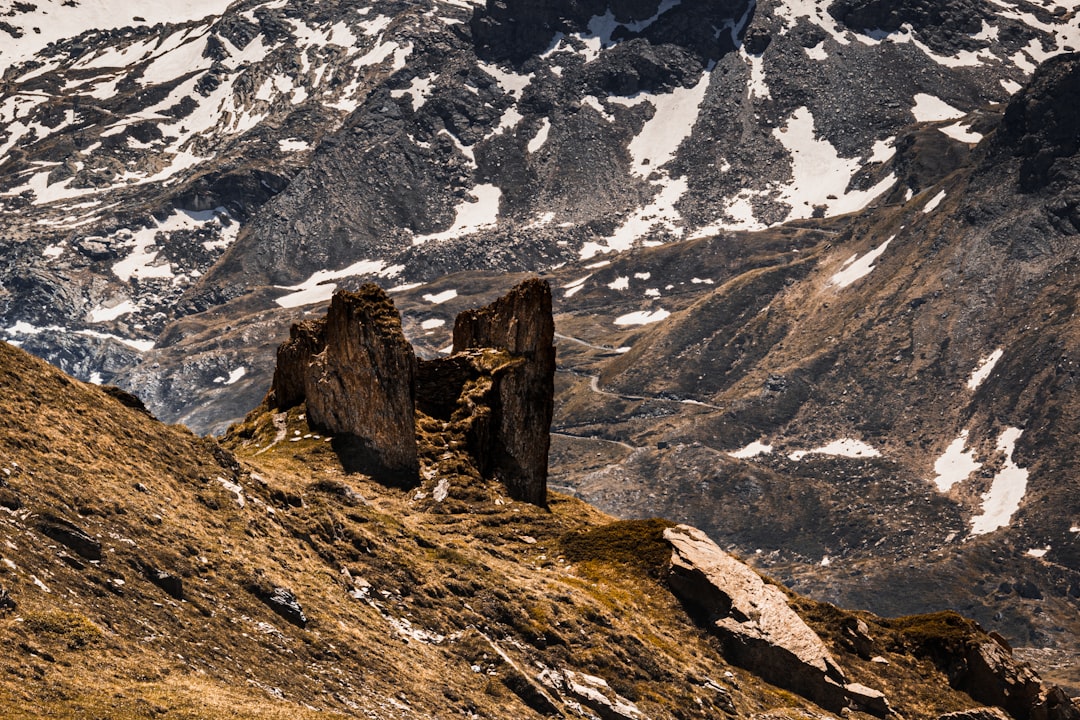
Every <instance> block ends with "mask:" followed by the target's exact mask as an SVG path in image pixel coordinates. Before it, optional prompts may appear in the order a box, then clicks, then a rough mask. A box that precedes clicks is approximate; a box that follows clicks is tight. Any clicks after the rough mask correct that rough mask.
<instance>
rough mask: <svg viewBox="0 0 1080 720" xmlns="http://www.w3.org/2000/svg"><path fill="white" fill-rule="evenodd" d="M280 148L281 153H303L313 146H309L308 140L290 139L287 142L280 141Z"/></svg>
mask: <svg viewBox="0 0 1080 720" xmlns="http://www.w3.org/2000/svg"><path fill="white" fill-rule="evenodd" d="M278 147H279V148H281V152H301V151H303V150H308V149H310V148H311V145H309V144H308V142H307V140H300V139H298V138H288V139H286V140H278Z"/></svg>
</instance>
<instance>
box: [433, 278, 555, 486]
mask: <svg viewBox="0 0 1080 720" xmlns="http://www.w3.org/2000/svg"><path fill="white" fill-rule="evenodd" d="M554 338H555V322H554V320H553V319H552V316H551V288H550V287H549V286H548V284H547V283H546V282H544V281H542V280H537V279H532V280H526V281H525V282H523V283H521V284H520V285H518V286H516V287H514V288H513V289H512V290H511V291H510V292H509V293H508V294H506V295H505V296H504V297H501V298H499V299H498V300H496V301H495V302H494V303H492V304H491V305H488V306H487V307H485V308H480V309H478V310H467V311H465V312H463V313H461V314H460V315H458V317H457V321H456V322H455V323H454V353H455V354H457V353H461V352H465V351H467V350H470V349H479V348H494V349H496V350H504V351H506V352H507V353H509V354H510V355H511V357H513V358H519V359H521V360H522V361H523V362H519V363H515V364H514V365H513V366H510V367H507V368H506V369H505V371H504V372H503V373H502V374H501V375H500V376H499V377H498V378H497V381H496V383H495V385H494V387H493V390H494V393H493V395H494V397H493V398H492V400H493V406H492V418H491V427H492V432H491V433H489V435H488V438H487V439H486V441H485V442H484V443H483V445H482V446H481V447H480V448H478V450H479V454H480V456H481V457H483V458H485V459H486V465H487V468H484V469H486V470H487V472H485V474H486V475H491V476H495V477H498V478H499V479H500V480H501V481H502V482H503V483H504V484H505V485H506V487H507V490H508V491H509V492H510V496H511V497H513V498H514V499H516V500H524V501H525V502H530V503H533V504H536V505H544V504H546V497H547V459H548V450H549V446H550V437H549V430H550V428H551V417H552V413H553V412H554V393H555V345H554Z"/></svg>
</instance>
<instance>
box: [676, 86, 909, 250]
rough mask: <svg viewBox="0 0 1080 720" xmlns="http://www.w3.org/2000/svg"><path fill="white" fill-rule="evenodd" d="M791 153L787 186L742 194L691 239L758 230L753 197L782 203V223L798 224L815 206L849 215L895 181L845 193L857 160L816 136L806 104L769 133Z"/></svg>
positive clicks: (881, 156) (878, 156) (882, 155)
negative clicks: (785, 212)
mask: <svg viewBox="0 0 1080 720" xmlns="http://www.w3.org/2000/svg"><path fill="white" fill-rule="evenodd" d="M773 136H774V137H775V138H776V139H777V140H779V141H780V143H781V144H782V145H783V146H784V148H785V149H786V150H787V151H788V152H789V153H790V155H791V173H792V179H791V182H790V183H789V184H788V185H787V186H785V187H781V188H780V192H779V193H776V191H775V190H765V191H763V192H761V193H755V192H752V191H750V190H743V191H742V192H741V193H740V194H739V195H737V196H736V197H735V198H733V199H732V200H730V201H729V202H728V203H727V205H726V206H725V207H724V208H723V212H722V214H721V219H720V220H717V221H716V222H714V223H712V224H710V225H707V226H705V227H702V228H700V229H698V230H697V231H696V232H695V233H694V234H693V237H695V238H697V237H707V236H710V235H715V234H717V233H719V232H722V231H724V230H762V229H764V228H765V227H767V225H766V224H765V223H762V222H760V221H759V220H757V218H756V217H755V216H754V209H753V202H752V201H753V199H754V198H756V197H758V196H759V195H760V196H762V197H764V198H766V199H771V200H776V201H779V202H783V203H786V204H788V205H790V206H791V211H790V212H789V213H788V216H787V217H786V218H784V220H801V219H806V218H810V217H812V216H813V213H814V208H815V207H816V206H819V205H821V206H825V208H826V211H827V212H828V214H830V215H840V214H845V213H850V212H854V211H856V210H859V209H861V208H863V207H865V206H866V204H867V203H869V202H870V201H871V200H873V199H874V198H875V197H877V196H878V195H880V194H881V193H882V192H884V191H885V190H886V189H887V188H888V187H890V186H891V185H892V184H893V183H895V182H896V176H895V175H893V174H890V175H889V176H888V177H885V178H883V179H882V180H881V181H880V182H879V183H878V184H877V185H874V186H873V187H871V188H868V189H866V190H852V191H850V192H849V191H848V189H847V187H848V184H849V183H850V182H851V178H852V176H853V175H855V173H857V172H858V171H859V170H860V169H861V167H862V165H863V163H862V160H861V159H860V158H842V157H840V155H839V153H838V152H837V150H836V148H835V147H834V146H833V145H832V143H830V142H829V141H828V140H827V139H824V138H822V139H818V138H817V137H816V130H815V122H814V116H813V114H812V113H811V112H810V109H809V108H808V107H806V106H803V107H800V108H798V109H796V110H795V112H793V113H792V115H791V117H790V118H789V119H788V122H787V124H786V125H785V126H784V127H782V128H776V129H774V130H773ZM885 142H886V145H884V146H883V145H882V144H880V143H877V144H875V145H874V148H873V154H872V158H873V162H884V161H885V160H887V159H888V158H889V157H891V154H892V152H891V151H890V150H889V148H888V145H887V143H888V141H885Z"/></svg>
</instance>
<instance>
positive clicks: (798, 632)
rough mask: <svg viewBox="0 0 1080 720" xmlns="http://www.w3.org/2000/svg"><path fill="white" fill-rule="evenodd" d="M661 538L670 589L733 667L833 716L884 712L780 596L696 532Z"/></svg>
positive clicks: (879, 700) (878, 698)
mask: <svg viewBox="0 0 1080 720" xmlns="http://www.w3.org/2000/svg"><path fill="white" fill-rule="evenodd" d="M664 538H665V539H666V540H667V541H668V542H669V543H671V546H672V548H673V552H672V556H671V571H670V575H669V577H668V585H669V586H670V587H671V590H672V592H674V593H675V595H676V597H678V598H679V599H680V600H681V601H682V602H683V603H684V604H685V605H686V606H687V608H688V609H689V610H690V612H691V613H693V614H695V615H697V616H698V617H700V618H702V620H703V621H704V622H705V623H706V624H707V626H708V627H709V629H710V630H711V631H712V632H714V633H715V634H716V635H718V636H719V637H720V639H721V642H722V643H723V647H724V654H725V656H726V657H727V658H728V659H729V660H730V661H731V662H733V663H735V664H736V665H739V666H741V667H744V668H746V669H748V670H750V671H751V672H754V673H755V674H757V675H760V676H761V677H762V678H763V679H764V680H766V681H768V682H771V683H773V684H774V685H778V686H780V687H783V688H786V689H788V690H792V691H794V692H797V693H799V694H800V695H802V696H804V697H806V698H808V699H810V700H813V701H814V702H816V703H818V704H819V705H821V706H822V707H824V708H826V709H828V710H830V711H832V712H840V711H841V710H842V709H844V708H847V707H852V706H853V707H856V708H858V709H861V710H864V711H866V712H871V713H873V714H875V715H880V716H884V715H885V714H887V713H888V711H889V710H888V703H887V702H886V700H885V696H884V695H882V694H881V693H879V692H877V691H875V690H872V689H871V688H866V687H863V686H860V685H855V684H851V685H845V683H846V678H845V677H844V673H843V671H842V670H841V669H840V667H839V665H837V663H836V661H835V660H834V659H833V657H832V654H831V653H830V652H829V650H828V648H827V647H826V646H825V643H824V641H822V639H821V638H820V637H819V636H818V634H817V633H815V632H814V631H813V630H812V629H811V628H810V627H809V626H808V625H807V624H806V623H805V622H803V620H802V618H800V617H799V616H798V614H796V612H795V611H794V610H792V609H791V607H790V606H789V605H788V602H787V596H786V595H785V594H784V592H783V590H781V589H780V588H779V587H777V586H775V585H771V584H769V583H766V582H765V581H764V580H762V578H761V576H760V575H758V574H757V573H756V572H754V570H753V569H751V568H750V567H748V566H747V565H745V564H743V563H741V562H739V561H738V560H736V559H735V558H734V557H732V556H731V555H729V554H727V553H726V552H724V551H723V550H721V549H720V548H719V547H718V546H717V545H716V544H715V543H714V542H713V541H712V540H710V539H709V538H708V536H706V535H705V533H703V532H701V531H700V530H698V529H697V528H693V527H689V526H686V525H677V526H675V527H673V528H668V529H667V530H665V531H664Z"/></svg>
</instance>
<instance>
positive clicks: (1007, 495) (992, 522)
mask: <svg viewBox="0 0 1080 720" xmlns="http://www.w3.org/2000/svg"><path fill="white" fill-rule="evenodd" d="M1023 432H1024V431H1023V430H1021V429H1019V428H1014V427H1010V428H1006V429H1005V430H1004V431H1003V432H1002V433H1001V436H1000V437H999V438H998V442H997V450H998V452H1001V453H1004V454H1005V463H1004V465H1003V466H1002V468H1001V470H999V471H998V473H997V474H996V475H994V479H993V481H991V483H990V489H989V490H987V491H986V492H985V493H983V496H982V499H983V503H982V513H981V514H979V515H976V516H974V517H972V518H971V534H972V535H973V536H974V535H985V534H987V533H991V532H993V531H994V530H997V529H999V528H1003V527H1008V525H1009V523H1010V521H1011V520H1012V516H1013V514H1014V513H1016V511H1017V510H1019V509H1020V502H1021V501H1022V500H1023V499H1024V495H1025V494H1026V493H1027V481H1028V471H1027V469H1026V468H1022V467H1019V466H1018V465H1017V464H1016V462H1015V461H1014V460H1013V451H1014V450H1015V448H1016V441H1017V440H1019V439H1020V436H1021V435H1022V434H1023Z"/></svg>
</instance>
